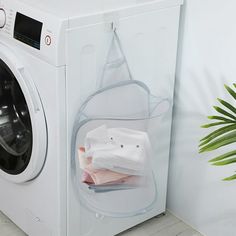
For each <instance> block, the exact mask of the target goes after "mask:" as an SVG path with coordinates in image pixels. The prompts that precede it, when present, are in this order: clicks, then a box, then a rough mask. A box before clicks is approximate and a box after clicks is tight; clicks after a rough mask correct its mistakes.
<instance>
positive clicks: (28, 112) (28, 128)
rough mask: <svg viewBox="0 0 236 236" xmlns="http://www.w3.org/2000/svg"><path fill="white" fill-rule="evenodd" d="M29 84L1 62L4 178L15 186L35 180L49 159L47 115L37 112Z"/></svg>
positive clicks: (0, 156)
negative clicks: (46, 156) (47, 158)
mask: <svg viewBox="0 0 236 236" xmlns="http://www.w3.org/2000/svg"><path fill="white" fill-rule="evenodd" d="M27 79H28V78H27ZM25 80H26V78H24V76H23V75H22V74H20V73H19V70H17V69H14V68H10V66H9V65H8V63H7V62H6V61H5V60H4V61H3V60H2V59H1V58H0V174H1V175H2V176H3V177H5V178H6V179H8V180H11V181H12V182H25V181H29V180H31V179H33V178H35V177H36V176H37V175H38V174H39V172H40V171H41V169H42V166H43V163H44V160H45V155H46V140H47V137H46V130H45V129H46V128H45V127H46V124H45V117H44V112H42V111H40V110H41V109H33V106H32V104H33V102H32V101H31V99H30V95H29V94H30V92H29V90H27V86H26V85H25V83H24V82H25ZM28 92H29V93H28ZM31 92H32V91H31ZM40 108H42V107H40ZM36 110H37V111H36ZM38 113H40V114H38ZM42 113H43V115H42ZM38 125H39V126H41V128H40V127H37V126H38ZM34 139H35V140H34ZM34 142H38V143H39V142H40V143H41V147H39V146H40V145H37V143H35V144H34ZM39 149H40V150H39ZM32 163H33V164H32Z"/></svg>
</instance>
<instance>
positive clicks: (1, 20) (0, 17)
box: [0, 8, 6, 28]
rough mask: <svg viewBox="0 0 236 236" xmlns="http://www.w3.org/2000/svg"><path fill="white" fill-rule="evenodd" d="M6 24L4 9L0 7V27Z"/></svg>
mask: <svg viewBox="0 0 236 236" xmlns="http://www.w3.org/2000/svg"><path fill="white" fill-rule="evenodd" d="M5 24H6V13H5V11H4V9H2V8H0V28H3V27H4V26H5Z"/></svg>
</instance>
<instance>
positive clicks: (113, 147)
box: [85, 125, 151, 175]
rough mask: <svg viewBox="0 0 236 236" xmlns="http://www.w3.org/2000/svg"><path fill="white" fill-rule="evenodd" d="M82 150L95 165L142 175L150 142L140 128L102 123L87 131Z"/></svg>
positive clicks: (100, 167) (146, 167)
mask: <svg viewBox="0 0 236 236" xmlns="http://www.w3.org/2000/svg"><path fill="white" fill-rule="evenodd" d="M85 150H86V156H91V157H92V163H93V166H94V168H97V169H102V168H103V169H109V170H112V171H116V172H119V173H124V174H130V175H145V174H146V171H147V170H148V166H149V164H150V163H149V161H150V160H149V156H150V150H151V145H150V141H149V138H148V134H147V133H146V132H143V131H138V130H132V129H127V128H110V129H108V128H107V127H106V126H105V125H103V126H100V127H98V128H97V129H95V130H92V131H90V132H88V133H87V136H86V139H85Z"/></svg>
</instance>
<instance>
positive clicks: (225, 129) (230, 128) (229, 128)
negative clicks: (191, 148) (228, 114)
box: [200, 124, 236, 141]
mask: <svg viewBox="0 0 236 236" xmlns="http://www.w3.org/2000/svg"><path fill="white" fill-rule="evenodd" d="M234 129H236V124H235V125H234V124H233V125H228V126H225V127H222V128H219V129H217V130H215V131H213V132H212V133H210V134H209V135H207V136H206V137H204V138H202V139H201V140H200V141H204V140H207V139H209V138H211V137H212V136H213V137H217V136H220V135H221V134H224V133H226V132H229V131H233V130H234Z"/></svg>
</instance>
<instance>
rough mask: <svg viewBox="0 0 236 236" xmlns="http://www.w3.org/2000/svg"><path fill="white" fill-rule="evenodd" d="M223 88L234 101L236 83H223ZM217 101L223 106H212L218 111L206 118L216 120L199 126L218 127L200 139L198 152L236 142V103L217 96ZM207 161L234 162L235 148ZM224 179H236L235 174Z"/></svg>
mask: <svg viewBox="0 0 236 236" xmlns="http://www.w3.org/2000/svg"><path fill="white" fill-rule="evenodd" d="M225 88H226V90H227V91H228V93H229V94H230V95H231V96H232V97H233V99H234V100H235V101H236V84H235V83H234V84H233V88H231V87H229V86H227V85H225ZM218 101H219V102H220V104H221V105H222V106H223V108H221V107H219V106H214V109H215V110H216V111H217V112H218V115H215V116H208V119H210V120H215V121H216V122H213V123H210V124H206V125H203V126H201V127H202V128H212V127H217V128H218V127H220V128H218V129H216V130H214V131H213V132H211V133H210V134H209V135H207V136H206V137H204V138H203V139H201V140H200V144H199V153H203V152H209V151H213V150H216V149H218V148H221V147H224V146H227V145H230V144H234V143H235V144H236V106H235V104H236V103H234V105H233V104H230V103H229V102H227V101H224V100H222V99H219V98H218ZM209 162H210V163H212V164H213V165H215V166H224V165H229V164H233V163H236V149H235V150H232V151H230V152H227V153H225V154H223V155H220V156H217V157H215V158H214V159H212V160H210V161H209ZM224 180H225V181H229V180H236V174H234V175H232V176H230V177H227V178H225V179H224Z"/></svg>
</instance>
